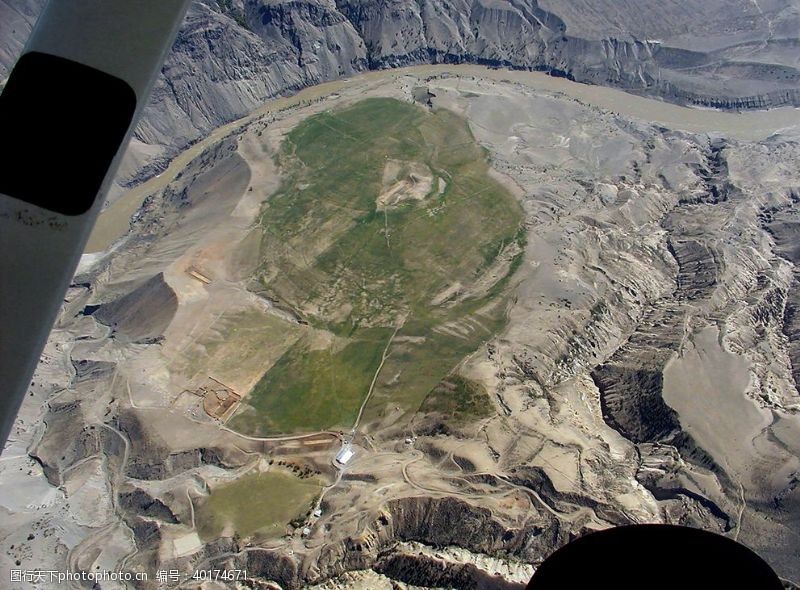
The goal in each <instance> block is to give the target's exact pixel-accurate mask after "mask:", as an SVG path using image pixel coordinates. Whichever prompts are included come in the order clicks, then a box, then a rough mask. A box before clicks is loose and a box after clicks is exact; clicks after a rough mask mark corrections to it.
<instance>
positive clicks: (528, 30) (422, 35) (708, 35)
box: [0, 0, 800, 184]
mask: <svg viewBox="0 0 800 590" xmlns="http://www.w3.org/2000/svg"><path fill="white" fill-rule="evenodd" d="M42 4H43V3H42V2H41V0H2V1H0V76H3V77H5V75H6V74H7V72H8V70H9V68H10V66H11V64H12V63H13V60H14V59H15V58H16V56H17V55H18V53H19V51H20V50H21V48H22V45H23V43H24V40H25V38H26V37H27V35H28V34H29V31H30V29H31V25H32V23H33V22H34V20H35V16H36V14H37V13H38V12H39V10H41V6H42ZM798 30H800V10H798V2H797V0H789V1H782V2H778V1H773V2H769V3H767V2H762V3H761V4H759V3H758V2H750V1H746V0H735V1H733V2H723V1H721V0H717V1H714V2H690V1H688V0H673V1H672V2H668V3H666V4H664V3H662V2H655V1H647V2H644V3H639V2H635V3H634V2H623V3H620V2H612V1H611V0H605V1H604V2H599V3H598V2H594V1H593V2H587V1H586V0H570V1H569V2H554V1H552V0H522V1H518V0H498V1H494V2H487V1H483V0H473V1H466V0H425V1H424V2H416V1H412V0H336V1H335V0H297V1H291V2H290V1H285V0H197V1H196V2H195V3H194V4H193V5H192V6H191V8H190V9H189V13H188V15H187V17H186V20H185V22H184V24H183V27H182V28H181V31H180V33H179V35H178V38H177V40H176V41H175V45H174V47H173V50H172V53H171V54H170V56H169V57H168V59H167V62H166V64H165V65H164V68H163V71H162V76H161V77H160V78H159V80H158V82H157V84H156V87H155V89H154V92H153V96H152V99H151V103H150V105H149V107H148V108H147V109H146V112H145V115H144V119H143V121H142V122H141V124H140V126H139V129H138V130H137V132H136V136H137V138H138V139H140V140H141V141H143V142H144V143H146V144H150V145H157V146H164V147H166V150H165V151H163V152H161V153H160V154H158V155H150V156H147V157H142V158H140V159H139V160H137V162H138V164H139V165H138V166H137V167H136V169H135V170H133V171H130V170H129V171H127V173H126V178H122V179H121V182H122V183H123V184H125V183H131V182H135V181H137V180H139V179H141V178H144V177H147V176H150V175H152V174H153V173H155V172H156V171H157V170H158V168H159V167H160V166H162V165H163V162H164V160H165V159H166V158H168V157H170V156H171V155H173V154H174V153H176V151H178V150H180V149H181V148H183V147H185V146H186V145H187V144H189V143H191V142H192V141H195V140H197V139H198V138H199V137H201V136H203V135H204V134H205V133H207V132H208V131H209V130H211V129H213V128H214V127H217V126H218V125H220V124H222V123H224V122H227V121H230V120H233V119H236V118H237V117H239V116H242V115H243V114H245V113H246V112H248V111H249V110H251V109H252V108H254V107H255V106H256V105H258V104H260V103H261V102H263V101H264V100H266V99H268V98H271V97H274V96H278V95H281V94H286V93H290V92H292V91H295V90H298V89H299V88H302V87H304V86H309V85H313V84H316V83H319V82H322V81H325V80H332V79H336V78H339V77H342V76H348V75H351V74H353V73H356V72H359V71H363V70H365V69H376V68H390V67H398V66H403V65H410V64H419V63H460V62H473V63H480V64H488V65H497V66H505V67H513V68H523V69H536V70H544V71H549V72H551V73H553V74H555V75H562V76H568V77H570V78H573V79H575V80H577V81H580V82H587V83H591V84H603V85H610V86H616V87H620V88H624V89H627V90H629V91H632V92H638V93H645V94H650V95H657V96H661V97H663V98H665V99H666V100H671V101H674V102H679V103H689V104H700V105H705V106H713V107H718V108H731V109H742V108H765V107H770V106H776V105H784V104H793V105H797V104H800V70H798V67H797V48H798V34H797V31H798Z"/></svg>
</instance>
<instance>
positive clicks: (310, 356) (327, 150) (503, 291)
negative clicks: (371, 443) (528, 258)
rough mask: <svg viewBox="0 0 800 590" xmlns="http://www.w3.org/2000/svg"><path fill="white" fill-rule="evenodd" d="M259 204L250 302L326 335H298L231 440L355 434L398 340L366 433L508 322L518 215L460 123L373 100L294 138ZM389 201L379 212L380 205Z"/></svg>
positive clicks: (520, 238) (519, 237)
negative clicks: (276, 184) (255, 295)
mask: <svg viewBox="0 0 800 590" xmlns="http://www.w3.org/2000/svg"><path fill="white" fill-rule="evenodd" d="M279 164H280V166H281V170H282V172H283V174H284V182H283V184H282V187H281V188H280V190H279V191H278V192H277V193H276V194H275V195H273V196H272V197H270V198H269V199H268V200H267V202H266V203H265V205H264V208H263V211H262V215H261V218H260V225H261V227H262V230H263V238H262V242H261V250H260V257H261V264H260V266H259V267H258V270H257V272H256V276H255V277H254V286H253V289H254V290H256V291H260V292H261V293H262V294H263V295H265V296H267V297H269V298H271V299H273V300H275V301H277V302H278V303H279V305H281V306H282V307H285V308H289V309H292V310H293V311H294V312H295V313H296V314H297V315H298V316H299V317H300V318H302V319H303V320H305V321H306V322H308V323H309V324H310V326H311V327H310V328H308V330H307V331H308V333H312V332H313V333H316V334H318V333H319V332H320V331H323V332H325V333H329V335H330V339H331V341H332V344H331V345H330V346H327V347H319V346H317V345H312V344H313V342H312V338H311V336H308V337H303V336H301V338H300V340H298V341H297V342H296V343H295V344H294V345H293V346H292V347H291V348H289V349H288V350H287V351H286V352H285V353H284V355H283V357H281V359H280V360H279V361H278V362H277V363H276V364H275V365H274V366H273V367H272V368H271V369H270V370H269V371H267V373H266V374H265V375H264V377H263V378H262V380H261V382H260V383H259V384H258V385H257V386H256V387H255V389H254V390H253V392H252V393H251V395H250V396H249V397H248V398H247V400H246V401H247V404H243V406H244V407H243V409H242V410H241V411H240V412H239V413H238V414H237V415H236V416H234V418H233V420H232V421H231V422H230V425H231V426H232V427H234V428H238V429H240V430H242V431H244V432H247V433H251V434H272V433H282V432H296V431H303V430H306V431H314V430H320V429H326V428H335V427H342V428H349V427H351V426H352V424H353V420H354V419H355V416H356V414H357V412H358V408H359V406H360V404H361V402H362V401H363V399H364V396H365V395H366V394H367V391H368V390H369V386H370V383H371V382H372V380H373V376H374V374H375V371H376V369H377V367H378V366H379V364H380V362H381V357H382V354H383V351H384V348H385V347H386V345H387V343H388V342H389V339H390V338H391V336H392V334H393V332H394V331H395V328H396V326H398V325H401V326H402V327H401V328H400V329H399V330H398V332H397V335H396V337H395V339H394V340H393V341H392V343H391V346H390V347H389V350H388V357H387V359H386V362H385V364H384V366H383V368H382V370H381V372H380V374H379V375H378V378H377V380H376V384H375V390H374V394H373V397H372V398H371V399H370V402H369V404H368V405H367V408H366V411H365V416H364V419H365V420H367V421H368V420H373V419H376V418H379V417H380V416H381V415H383V414H384V412H385V411H387V410H392V409H393V408H395V407H400V408H401V409H402V410H403V412H404V413H405V414H406V415H407V416H409V417H410V416H411V415H413V413H414V412H416V411H417V410H418V409H419V407H420V405H421V404H422V403H423V401H424V400H425V398H426V396H427V395H428V394H429V393H430V392H431V391H432V390H433V389H434V388H435V387H436V386H437V384H439V383H440V382H441V381H442V379H443V378H444V377H445V376H447V375H448V374H449V373H450V372H451V371H453V369H454V368H455V367H456V366H457V365H458V363H459V362H461V361H462V360H463V359H464V358H465V356H467V355H469V354H471V353H472V352H474V351H475V350H476V349H477V348H478V347H479V346H480V345H481V344H482V343H483V342H485V341H486V340H487V339H489V338H491V337H492V336H493V335H494V334H496V333H497V331H498V330H500V329H501V328H502V327H503V325H504V323H505V316H506V307H507V302H508V292H509V286H510V283H509V277H510V275H511V274H512V273H513V271H514V270H515V269H516V267H517V266H518V265H519V263H520V260H521V252H522V248H523V247H524V232H523V231H522V230H521V224H522V210H521V207H520V206H519V204H518V203H517V201H516V200H515V199H514V198H513V197H512V195H511V194H510V193H509V192H508V191H507V190H506V189H505V188H504V187H503V186H502V185H500V184H499V183H498V182H497V181H495V180H494V179H493V178H491V177H490V176H489V174H488V170H489V164H488V161H487V156H486V152H485V150H484V149H483V148H481V147H480V146H479V145H478V144H477V143H476V142H475V139H474V137H473V136H472V134H471V132H470V130H469V127H468V125H467V123H466V121H465V120H464V119H463V118H461V117H459V116H457V115H456V114H454V113H452V112H450V111H447V110H434V111H428V110H425V109H423V108H421V107H418V106H415V105H412V104H407V103H404V102H400V101H397V100H394V99H367V100H364V101H361V102H359V103H357V104H355V105H354V106H352V107H349V108H346V109H343V110H337V111H331V112H324V113H321V114H319V115H316V116H314V117H311V118H309V119H307V120H306V121H304V122H303V123H301V124H300V125H298V126H297V127H296V128H295V129H294V130H293V131H292V132H291V133H289V135H288V136H287V138H286V140H285V142H284V144H283V147H282V151H281V153H280V156H279ZM379 197H380V198H379Z"/></svg>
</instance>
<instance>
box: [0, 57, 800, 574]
mask: <svg viewBox="0 0 800 590" xmlns="http://www.w3.org/2000/svg"><path fill="white" fill-rule="evenodd" d="M547 80H548V82H547V83H548V84H549V83H550V81H551V80H552V79H547ZM540 81H541V78H539V77H538V76H537V75H535V74H525V73H521V72H517V73H508V72H498V71H488V70H485V69H482V68H472V67H466V68H460V67H453V68H449V71H448V68H443V67H439V68H430V69H426V68H418V69H415V70H408V71H396V72H390V73H373V74H369V75H367V76H364V77H363V78H356V79H353V80H352V81H350V82H348V83H340V84H338V85H337V86H335V87H331V88H329V89H328V92H322V91H319V92H318V94H316V95H315V96H313V97H310V98H309V99H308V100H307V101H306V102H304V103H302V104H294V103H293V104H286V105H284V106H285V108H281V109H269V108H266V107H265V108H264V109H263V110H262V111H260V112H258V113H254V114H253V115H252V116H251V117H249V118H246V119H245V120H242V121H240V122H239V123H237V124H236V125H232V126H230V127H229V128H227V129H226V133H220V134H219V136H218V137H215V138H214V141H209V142H208V143H207V144H205V145H204V146H203V148H202V149H200V150H197V151H196V152H193V153H192V157H191V158H187V160H188V161H185V162H182V163H181V164H180V166H178V165H176V168H171V169H170V170H169V174H166V175H165V176H164V177H162V180H160V181H159V182H158V183H155V182H154V184H152V185H150V186H151V188H152V189H153V190H152V192H151V193H150V194H147V195H146V197H145V198H144V201H143V203H142V206H141V207H139V208H138V209H137V210H136V214H135V215H134V217H133V219H132V220H131V222H130V231H129V232H128V233H127V234H126V235H125V236H124V237H122V238H121V239H119V240H116V239H111V240H108V243H106V244H104V245H105V246H107V249H106V250H104V251H101V252H96V253H94V254H91V255H87V256H86V257H85V258H84V261H83V263H82V266H81V269H80V271H79V274H78V276H77V277H76V279H75V283H74V285H73V287H72V288H71V289H70V291H69V293H68V295H67V299H66V301H65V304H64V310H63V313H62V315H61V318H60V320H59V323H58V325H57V326H56V328H55V330H54V332H53V335H52V337H51V340H50V342H49V343H48V347H47V350H46V351H45V355H44V357H43V360H42V362H41V364H40V367H39V370H38V371H37V374H36V377H35V379H34V384H33V385H32V387H31V391H30V397H29V398H28V402H27V403H26V405H25V406H24V407H23V410H22V413H21V414H20V418H19V420H18V422H17V424H16V427H15V430H14V433H13V434H12V439H11V441H10V443H9V446H8V448H7V449H6V451H5V453H4V455H3V461H2V463H0V503H2V505H3V508H4V510H3V512H2V516H0V522H2V530H3V531H4V533H3V535H2V537H0V548H2V553H0V574H2V575H6V576H7V575H8V570H9V569H10V568H12V567H15V566H14V564H15V563H16V562H17V561H18V562H19V563H20V564H22V565H23V566H25V567H29V568H32V567H39V568H44V569H64V568H67V567H69V568H71V569H74V570H79V569H84V570H90V569H97V568H100V569H109V570H112V569H113V570H116V569H125V570H128V571H143V572H148V573H150V577H151V582H149V583H147V584H141V585H140V586H141V587H142V588H157V587H158V585H157V583H156V582H155V581H154V580H155V571H156V570H158V569H165V570H173V569H175V570H178V571H179V572H180V581H179V582H177V583H173V584H172V587H183V588H199V587H201V586H200V584H199V583H198V582H197V581H194V580H192V579H191V576H192V573H193V572H194V571H195V570H197V569H203V568H208V567H214V568H234V567H242V568H246V569H247V570H248V574H249V575H252V576H255V577H257V578H258V579H259V580H262V581H272V582H274V583H276V584H278V585H280V587H282V588H300V587H304V586H306V585H315V586H312V587H317V588H320V590H322V589H323V588H324V589H333V588H392V587H401V588H415V587H457V588H472V587H476V586H481V585H484V586H483V587H492V588H522V587H524V581H525V580H526V579H528V578H529V577H530V575H531V573H532V571H533V569H534V568H535V566H536V565H537V564H538V563H540V562H541V561H542V559H544V558H545V557H546V556H547V555H549V554H550V553H552V552H553V551H554V550H555V549H556V548H558V547H560V546H561V545H563V544H564V543H566V542H567V541H568V540H569V539H570V538H572V537H573V536H575V535H580V534H584V533H586V532H588V531H590V530H593V529H599V528H604V527H609V526H614V525H620V524H626V523H632V522H677V523H683V524H689V525H692V526H699V527H703V528H707V529H710V530H714V531H718V532H721V533H723V534H727V535H730V536H732V537H734V538H737V539H738V540H739V541H741V542H743V543H745V544H747V545H749V546H751V547H753V548H754V549H755V550H757V551H758V552H759V553H760V554H761V555H763V556H764V557H765V558H766V559H767V560H768V561H769V562H770V563H771V564H772V565H773V567H775V568H776V570H777V571H778V572H779V573H780V574H781V575H782V576H783V577H784V578H786V579H787V580H797V579H798V578H800V555H799V554H798V547H800V539H799V538H798V535H800V518H799V517H798V514H800V505H799V504H800V496H798V494H799V493H800V492H798V488H797V483H798V478H799V477H800V465H798V459H797V457H798V452H800V418H799V417H798V412H800V403H798V400H800V398H799V397H798V389H797V381H796V375H798V374H800V368H799V367H800V352H798V350H800V349H799V348H798V346H796V344H797V341H798V337H797V334H798V333H800V330H798V329H797V321H796V319H797V314H796V308H797V292H798V291H797V280H798V271H797V270H796V267H795V265H796V264H798V259H797V254H798V251H797V248H796V243H795V242H796V237H797V235H798V234H797V227H798V226H797V224H798V223H800V221H799V220H798V218H797V201H798V199H799V198H800V196H798V195H800V181H799V180H798V176H797V170H798V166H800V143H798V137H800V134H799V133H798V128H797V127H795V128H791V127H789V128H787V129H784V130H783V131H781V132H777V133H773V131H776V130H777V129H779V128H781V127H788V126H790V125H791V124H795V125H796V124H797V123H798V120H797V118H796V117H797V114H796V113H793V112H792V113H788V114H787V112H776V113H773V114H772V115H770V114H769V113H759V116H760V117H767V119H762V123H761V124H754V123H753V120H752V118H750V116H751V115H753V114H754V113H750V114H749V115H748V116H743V117H742V118H740V119H739V118H736V115H734V114H732V113H727V114H725V115H726V116H725V117H724V118H719V117H718V115H720V114H719V113H709V114H708V116H707V117H706V118H705V119H704V118H703V117H698V113H699V111H692V110H688V109H685V111H686V113H687V115H686V118H685V120H681V113H682V112H683V111H681V110H680V107H676V106H674V105H664V104H663V103H656V102H647V101H645V99H641V98H632V99H631V100H630V102H625V101H621V100H620V101H617V102H616V103H615V104H614V107H615V108H613V110H612V109H611V108H610V105H608V104H603V103H602V101H603V100H606V99H605V98H603V95H602V93H601V95H600V98H599V99H598V102H599V104H591V103H589V102H587V100H586V97H585V96H584V95H582V94H581V91H576V93H575V95H571V94H570V93H569V89H570V88H571V86H569V84H574V83H567V82H564V84H565V86H559V87H558V88H552V87H549V86H547V87H544V86H543V85H542V84H540V83H539V82H540ZM559 84H561V82H559ZM420 88H423V89H426V90H425V91H424V92H420ZM622 96H625V95H622ZM642 101H645V102H642ZM642 109H644V110H642ZM674 109H678V110H674ZM640 113H646V116H647V118H648V119H650V120H658V121H659V124H653V123H652V122H648V121H645V120H642V119H639V118H637V117H639V116H640ZM770 116H773V117H774V119H772V120H771V121H772V122H771V123H763V120H768V121H769V119H768V117H770ZM770 124H772V125H774V126H773V127H772V128H771V129H770V128H769V125H770ZM704 125H705V127H704ZM227 132H230V133H227ZM140 196H141V195H140ZM124 198H125V197H123V199H124ZM137 198H139V197H137ZM520 228H521V229H520ZM112 242H113V244H112ZM342 383H345V385H344V386H343V385H342ZM347 387H349V388H350V389H348V390H347V391H344V389H345V388H347ZM339 394H341V395H342V397H338V395H339ZM286 396H289V397H286ZM304 396H305V397H304ZM281 412H285V415H282V414H281ZM343 448H344V449H345V450H348V449H349V450H350V451H352V452H353V455H352V457H351V458H349V459H348V460H343V461H344V463H346V464H345V465H342V464H341V463H339V462H337V460H336V459H335V457H336V456H337V454H338V453H340V450H341V449H343ZM338 456H339V457H340V459H341V457H342V456H343V455H341V454H339V455H338ZM12 546H13V548H12ZM393 584H394V585H395V586H393ZM202 587H203V588H223V587H226V586H225V585H222V584H217V585H213V584H212V585H208V584H206V585H205V586H202ZM228 587H230V586H228Z"/></svg>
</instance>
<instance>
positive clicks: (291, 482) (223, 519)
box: [195, 472, 321, 541]
mask: <svg viewBox="0 0 800 590" xmlns="http://www.w3.org/2000/svg"><path fill="white" fill-rule="evenodd" d="M320 490H321V486H320V484H319V482H318V481H317V480H314V479H308V480H301V479H299V478H297V477H294V476H292V475H289V474H287V473H275V472H269V473H258V474H251V475H245V476H244V477H242V478H241V479H238V480H236V481H234V482H232V483H229V484H226V485H223V486H221V487H219V488H217V489H216V490H214V491H213V492H212V493H211V495H210V496H209V497H208V498H207V499H206V501H205V502H204V503H203V504H201V505H200V506H199V507H198V508H197V510H196V514H195V522H196V524H197V529H198V533H199V535H200V537H201V538H202V539H203V540H204V541H209V540H213V539H216V538H218V537H219V536H220V535H221V534H222V533H223V531H225V530H226V529H227V530H228V531H233V532H235V533H236V534H238V535H239V536H241V537H250V536H253V535H258V536H260V537H274V536H279V535H282V534H283V533H284V531H285V530H286V525H287V524H288V523H289V522H291V521H292V520H293V519H295V518H297V517H299V516H302V515H304V514H305V513H306V512H307V511H308V509H309V508H310V507H311V504H312V502H313V501H314V498H315V497H316V496H317V494H319V492H320Z"/></svg>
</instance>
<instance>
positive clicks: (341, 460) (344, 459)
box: [336, 445, 354, 467]
mask: <svg viewBox="0 0 800 590" xmlns="http://www.w3.org/2000/svg"><path fill="white" fill-rule="evenodd" d="M353 454H354V453H353V449H351V448H350V445H344V446H343V447H342V448H341V449H339V452H338V453H336V462H337V463H338V464H339V465H341V466H343V467H344V466H345V465H347V463H348V462H349V461H350V459H352V458H353Z"/></svg>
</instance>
